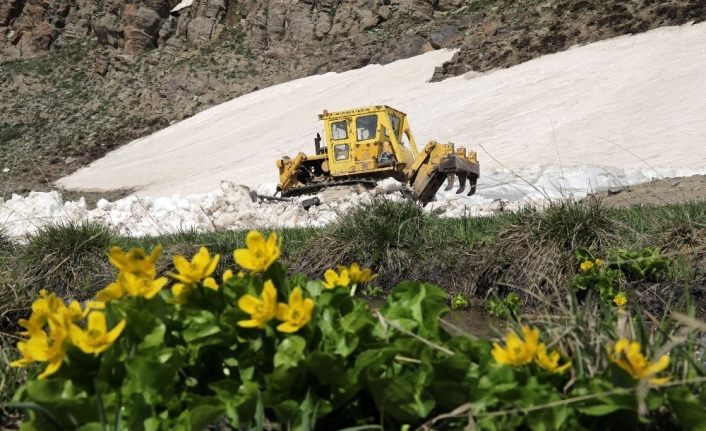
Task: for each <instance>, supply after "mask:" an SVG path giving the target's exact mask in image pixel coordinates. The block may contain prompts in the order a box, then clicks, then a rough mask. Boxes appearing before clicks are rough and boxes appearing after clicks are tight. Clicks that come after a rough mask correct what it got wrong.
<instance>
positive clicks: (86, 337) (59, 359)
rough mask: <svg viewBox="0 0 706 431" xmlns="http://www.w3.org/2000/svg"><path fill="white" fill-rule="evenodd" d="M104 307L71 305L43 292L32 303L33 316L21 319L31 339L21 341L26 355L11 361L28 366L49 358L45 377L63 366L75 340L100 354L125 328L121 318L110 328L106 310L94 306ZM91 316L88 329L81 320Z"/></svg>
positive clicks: (22, 349)
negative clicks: (82, 326) (83, 327)
mask: <svg viewBox="0 0 706 431" xmlns="http://www.w3.org/2000/svg"><path fill="white" fill-rule="evenodd" d="M92 307H95V308H102V304H89V305H88V306H87V307H86V308H85V309H82V308H81V305H80V304H79V303H78V302H77V301H73V302H71V304H69V306H68V307H67V306H66V305H65V304H64V302H63V301H62V300H61V299H60V298H59V297H57V296H56V294H54V293H47V291H46V290H42V291H41V292H40V297H39V299H37V300H36V301H34V303H33V304H32V314H31V315H30V318H29V319H20V321H19V324H20V326H22V327H23V328H25V331H24V332H22V335H26V336H29V338H28V339H26V340H24V341H20V342H18V343H17V349H18V350H19V351H20V353H21V354H22V357H21V358H20V359H18V360H16V361H14V362H12V363H11V364H10V365H11V366H13V367H24V366H27V365H29V364H31V363H32V362H47V363H48V365H47V367H46V368H45V369H44V372H42V373H41V374H40V375H39V378H40V379H43V378H45V377H47V376H49V375H51V374H54V373H55V372H57V371H58V370H59V368H60V367H61V365H62V364H63V362H64V357H65V356H66V350H67V349H68V347H69V346H70V345H71V344H73V345H74V346H76V347H78V348H79V349H81V350H82V351H83V352H85V353H93V354H98V353H101V352H103V351H104V350H106V349H107V348H108V347H110V346H111V345H112V344H113V342H114V341H115V340H116V339H117V338H118V336H119V335H120V333H121V332H122V331H123V329H124V328H125V320H121V321H120V322H119V323H118V324H117V325H115V327H114V328H113V329H111V330H110V331H108V326H107V323H106V318H105V314H103V312H102V311H98V310H92ZM86 316H88V322H87V324H86V329H85V330H84V329H82V328H81V326H80V325H79V324H80V322H81V321H82V320H83V319H84V318H85V317H86Z"/></svg>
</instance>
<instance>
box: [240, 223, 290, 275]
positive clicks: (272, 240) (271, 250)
mask: <svg viewBox="0 0 706 431" xmlns="http://www.w3.org/2000/svg"><path fill="white" fill-rule="evenodd" d="M245 245H246V246H247V248H239V249H237V250H235V251H234V252H233V257H234V258H235V261H236V263H237V264H238V265H240V266H241V267H243V268H245V269H247V270H248V271H252V272H263V271H265V270H267V268H269V267H270V265H272V264H273V263H274V262H275V261H276V260H277V259H278V258H279V256H280V254H281V253H282V252H281V250H280V241H279V240H278V239H277V234H276V233H271V234H270V236H269V237H268V238H267V241H265V238H264V237H263V236H262V234H261V233H260V232H258V231H254V230H251V231H250V232H248V235H247V237H245Z"/></svg>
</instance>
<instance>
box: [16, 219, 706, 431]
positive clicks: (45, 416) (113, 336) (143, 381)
mask: <svg viewBox="0 0 706 431" xmlns="http://www.w3.org/2000/svg"><path fill="white" fill-rule="evenodd" d="M162 250H163V248H162V246H161V245H156V246H155V247H153V248H152V249H151V250H147V251H146V250H144V249H141V248H133V249H130V250H123V249H121V248H120V247H116V246H113V247H111V249H110V252H109V259H110V263H111V264H112V265H113V266H114V267H115V269H116V270H117V276H116V277H115V278H114V279H113V281H112V282H111V283H110V284H108V285H107V286H106V287H105V288H103V289H101V290H100V291H98V292H97V293H96V295H95V297H94V298H92V300H91V301H88V302H86V303H84V304H81V303H79V302H77V301H72V302H68V301H64V300H62V299H61V298H60V297H58V296H57V295H56V294H55V293H50V292H48V291H45V290H42V291H41V292H40V296H39V298H37V299H36V300H35V301H34V303H33V304H32V312H31V314H30V315H28V318H27V319H26V320H22V321H20V326H21V327H22V328H23V329H24V332H23V340H22V341H20V342H18V344H17V346H18V349H19V353H20V355H19V357H18V358H17V359H15V360H14V361H13V362H12V363H11V364H10V365H11V367H13V368H28V369H29V376H30V377H29V379H28V380H27V382H26V383H24V384H23V385H22V386H21V387H20V388H19V389H18V390H17V392H16V393H15V395H14V396H13V401H12V402H11V403H8V404H6V407H7V408H10V409H19V410H21V411H23V412H24V413H25V417H24V421H23V425H22V426H23V429H30V430H32V429H36V430H44V429H51V428H57V429H79V428H80V429H114V430H118V429H136V428H142V427H147V426H149V427H150V428H151V429H179V430H200V429H205V428H207V427H210V426H215V427H219V428H220V427H235V428H239V429H240V428H244V429H265V428H268V429H294V430H310V429H321V430H326V429H344V428H345V429H380V430H386V429H389V430H396V429H411V428H412V427H414V428H418V429H438V430H446V429H449V430H451V429H461V428H467V427H473V428H474V429H488V430H494V429H566V430H573V429H601V430H605V429H616V430H617V429H646V428H649V427H656V428H659V429H699V426H700V425H699V424H701V423H702V421H703V420H704V419H705V418H706V407H704V401H706V371H704V367H703V364H702V363H700V362H699V361H700V359H699V357H698V355H697V353H696V350H697V349H698V346H699V345H700V343H701V342H700V340H701V339H703V334H704V333H705V332H706V323H704V322H701V321H699V320H697V319H695V318H694V314H695V313H694V307H693V305H692V304H691V301H690V299H689V298H690V296H689V295H688V294H686V295H685V298H684V301H685V304H686V308H685V309H683V310H682V312H676V311H674V310H673V309H671V308H670V309H668V310H666V311H665V313H664V315H663V316H662V318H661V319H659V320H658V321H655V322H650V321H649V319H648V317H649V314H648V313H645V312H643V310H642V309H641V308H640V306H639V303H637V302H635V303H633V302H632V300H627V299H625V298H623V299H625V300H624V301H615V304H606V303H605V301H602V300H601V298H600V296H599V295H591V293H590V291H589V294H587V295H584V296H582V297H579V296H578V295H576V290H574V289H566V290H565V298H566V301H565V302H563V305H561V306H559V307H554V306H551V307H550V306H546V305H545V306H543V307H542V308H541V311H542V312H541V313H540V314H539V315H538V316H537V315H536V316H533V317H532V316H524V315H523V316H518V315H516V314H512V313H511V315H509V316H508V318H509V320H508V330H507V331H506V332H505V335H504V337H502V339H501V340H498V341H497V342H491V341H489V340H485V339H479V338H476V337H474V336H470V335H468V334H456V335H454V334H453V332H454V331H452V330H449V328H447V327H446V326H445V325H446V321H445V320H444V316H445V314H446V313H447V311H448V307H447V299H448V298H447V294H446V293H445V292H444V291H443V290H442V289H440V288H439V287H436V286H434V285H432V284H428V283H423V282H416V281H405V282H402V283H399V284H398V285H396V286H395V287H394V288H393V289H392V290H391V291H390V293H389V295H388V298H387V301H386V303H385V304H384V306H383V307H382V308H380V309H377V310H373V309H371V308H370V307H369V306H368V304H367V303H366V302H365V301H364V300H362V299H360V298H357V297H356V296H355V292H356V291H357V287H358V285H363V284H366V283H373V284H374V283H375V275H374V274H372V272H371V271H370V270H369V269H366V268H362V267H360V266H359V265H358V264H355V263H354V264H352V265H350V266H339V267H338V268H337V269H332V268H329V269H328V270H327V271H326V273H325V275H324V280H321V279H309V278H308V277H306V276H304V275H290V274H288V272H287V271H286V268H285V267H284V266H283V265H282V264H281V263H280V262H279V258H280V256H281V254H282V248H281V242H280V239H279V237H278V236H277V234H276V233H271V234H270V235H269V236H268V237H267V238H265V237H264V236H263V235H262V234H261V233H259V232H255V231H253V232H249V233H248V234H247V236H246V238H245V247H243V248H239V249H236V250H234V251H233V253H232V255H233V257H234V260H235V264H236V265H237V267H232V268H231V267H228V268H226V269H225V270H223V271H222V272H220V271H217V268H218V264H219V262H220V259H221V256H220V254H216V253H212V251H209V250H208V249H207V248H206V247H200V248H199V250H198V251H197V252H196V253H195V254H193V256H191V257H188V256H181V255H176V256H173V258H172V259H168V260H170V261H172V262H173V265H170V267H169V271H168V272H167V273H166V276H163V275H160V273H159V272H158V270H157V262H158V261H159V260H160V255H161V253H162ZM638 254H639V256H638V257H637V258H634V257H628V258H627V259H626V260H624V261H623V262H621V263H619V264H618V271H619V272H621V273H622V274H632V275H630V276H628V277H633V276H634V274H633V273H632V270H633V269H634V268H632V269H629V270H626V271H624V270H623V269H621V268H623V266H624V265H623V264H629V263H630V262H632V261H634V260H636V259H637V260H638V262H639V263H636V265H639V266H640V267H641V268H643V269H645V268H655V270H656V271H657V272H661V271H662V270H661V269H659V268H661V266H660V264H659V262H661V258H662V257H661V256H658V257H656V256H655V254H650V255H649V257H648V258H647V259H643V257H644V256H643V255H645V254H647V252H645V251H644V250H643V251H642V252H640V253H638ZM577 256H578V257H579V258H580V260H582V262H581V266H580V269H579V271H581V272H583V273H587V272H589V271H591V270H593V269H595V268H596V267H604V266H608V263H606V262H605V261H602V260H599V259H598V258H594V259H593V260H585V259H583V257H584V256H585V255H584V254H581V253H579V254H578V255H577ZM587 262H590V263H587ZM645 262H647V263H645ZM655 264H656V266H655ZM236 272H237V274H236ZM648 272H649V271H648ZM645 274H646V273H645V272H644V271H643V275H645ZM650 274H651V276H652V275H656V272H654V271H653V272H651V273H650ZM626 276H627V275H626ZM645 276H646V275H645ZM513 302H514V300H513V301H507V304H508V306H510V305H509V304H511V303H513ZM451 329H454V328H453V327H452V328H451ZM6 374H7V373H6ZM15 377H17V375H15ZM14 383H19V382H17V381H14Z"/></svg>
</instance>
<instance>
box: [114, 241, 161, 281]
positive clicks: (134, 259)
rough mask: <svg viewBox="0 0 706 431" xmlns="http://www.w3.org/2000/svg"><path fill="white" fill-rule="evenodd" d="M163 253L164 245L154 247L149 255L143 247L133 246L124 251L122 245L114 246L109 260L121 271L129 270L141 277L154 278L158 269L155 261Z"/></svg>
mask: <svg viewBox="0 0 706 431" xmlns="http://www.w3.org/2000/svg"><path fill="white" fill-rule="evenodd" d="M160 254H162V246H161V245H157V246H155V248H153V249H152V253H150V254H149V256H148V255H147V254H146V253H145V251H144V250H143V249H141V248H133V249H131V250H129V251H127V252H126V251H123V250H122V249H121V248H120V247H112V248H111V249H110V251H109V252H108V260H110V263H112V264H113V266H115V267H116V268H118V270H119V271H120V272H129V273H131V274H134V275H136V276H139V277H148V278H154V276H155V273H156V269H155V266H154V264H155V262H157V259H159V255H160Z"/></svg>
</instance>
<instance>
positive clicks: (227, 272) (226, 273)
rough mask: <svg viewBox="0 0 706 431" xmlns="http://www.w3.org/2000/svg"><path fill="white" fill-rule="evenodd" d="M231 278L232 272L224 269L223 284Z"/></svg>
mask: <svg viewBox="0 0 706 431" xmlns="http://www.w3.org/2000/svg"><path fill="white" fill-rule="evenodd" d="M231 278H233V271H232V270H230V269H226V270H225V271H224V272H223V282H224V283H225V282H226V281H228V280H230V279H231Z"/></svg>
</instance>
